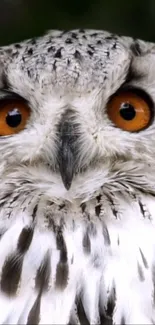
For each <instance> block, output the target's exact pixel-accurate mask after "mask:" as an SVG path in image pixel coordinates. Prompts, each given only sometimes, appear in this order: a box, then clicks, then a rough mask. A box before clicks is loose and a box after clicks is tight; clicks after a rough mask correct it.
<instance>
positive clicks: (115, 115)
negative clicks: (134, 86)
mask: <svg viewBox="0 0 155 325" xmlns="http://www.w3.org/2000/svg"><path fill="white" fill-rule="evenodd" d="M142 94H143V95H142ZM151 106H152V102H151V100H150V98H149V97H147V95H146V94H145V95H144V93H143V92H141V91H138V92H132V90H128V91H122V92H118V93H117V94H116V95H115V96H113V97H112V98H111V100H110V101H109V103H108V105H107V113H108V116H109V118H110V120H111V121H112V122H113V123H114V124H115V125H116V126H117V127H118V128H120V129H122V130H125V131H130V132H137V131H140V130H143V129H145V128H146V127H147V126H149V124H150V122H151V119H152V109H151V108H152V107H151Z"/></svg>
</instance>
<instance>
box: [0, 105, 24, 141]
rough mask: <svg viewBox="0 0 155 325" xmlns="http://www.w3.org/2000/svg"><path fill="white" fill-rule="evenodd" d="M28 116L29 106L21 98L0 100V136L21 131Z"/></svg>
mask: <svg viewBox="0 0 155 325" xmlns="http://www.w3.org/2000/svg"><path fill="white" fill-rule="evenodd" d="M29 116H30V108H29V106H28V105H27V104H26V102H25V101H23V100H2V102H0V136H5V135H12V134H15V133H18V132H20V131H22V130H23V129H24V128H25V126H26V123H27V120H28V118H29Z"/></svg>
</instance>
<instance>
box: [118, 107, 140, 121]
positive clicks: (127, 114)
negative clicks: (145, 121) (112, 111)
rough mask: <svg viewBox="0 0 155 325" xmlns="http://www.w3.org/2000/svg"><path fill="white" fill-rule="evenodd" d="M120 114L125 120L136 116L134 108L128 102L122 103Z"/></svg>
mask: <svg viewBox="0 0 155 325" xmlns="http://www.w3.org/2000/svg"><path fill="white" fill-rule="evenodd" d="M120 115H121V117H122V118H123V119H124V120H126V121H130V120H133V119H134V117H135V116H136V111H135V108H134V107H133V106H132V105H131V104H130V103H122V105H121V107H120Z"/></svg>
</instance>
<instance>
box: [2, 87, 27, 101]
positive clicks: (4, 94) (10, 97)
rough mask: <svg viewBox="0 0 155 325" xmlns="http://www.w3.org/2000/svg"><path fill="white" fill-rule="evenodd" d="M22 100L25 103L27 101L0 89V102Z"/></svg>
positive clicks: (11, 92)
mask: <svg viewBox="0 0 155 325" xmlns="http://www.w3.org/2000/svg"><path fill="white" fill-rule="evenodd" d="M5 99H6V100H22V101H25V102H26V103H27V100H26V99H25V98H23V97H22V96H20V95H18V94H16V93H14V92H13V91H8V90H6V89H0V101H1V100H5Z"/></svg>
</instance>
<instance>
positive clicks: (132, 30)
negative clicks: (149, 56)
mask: <svg viewBox="0 0 155 325" xmlns="http://www.w3.org/2000/svg"><path fill="white" fill-rule="evenodd" d="M78 27H80V28H93V29H105V30H109V31H112V32H114V33H118V34H124V35H129V36H133V37H135V38H137V37H138V38H142V39H145V40H148V41H155V0H0V45H4V44H8V43H10V42H16V41H19V40H22V39H25V38H29V37H33V36H37V35H40V34H42V33H44V32H45V31H46V30H48V29H55V28H56V29H71V28H78Z"/></svg>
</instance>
